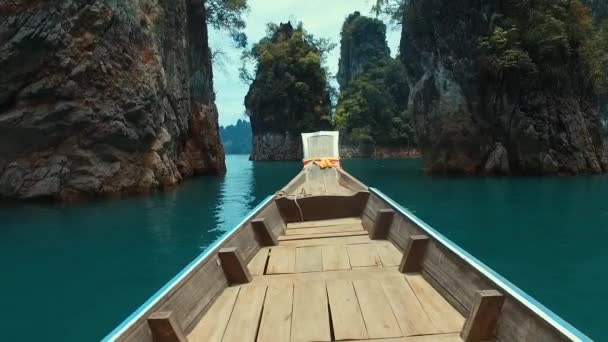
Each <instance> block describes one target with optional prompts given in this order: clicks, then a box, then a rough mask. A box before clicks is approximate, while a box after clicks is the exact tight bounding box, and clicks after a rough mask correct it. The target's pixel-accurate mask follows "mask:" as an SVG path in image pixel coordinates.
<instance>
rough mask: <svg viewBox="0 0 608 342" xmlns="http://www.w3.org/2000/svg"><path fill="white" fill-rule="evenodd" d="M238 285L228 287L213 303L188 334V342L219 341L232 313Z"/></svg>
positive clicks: (238, 288)
mask: <svg viewBox="0 0 608 342" xmlns="http://www.w3.org/2000/svg"><path fill="white" fill-rule="evenodd" d="M239 290H240V287H238V286H234V287H229V288H227V289H225V290H224V292H222V294H221V295H220V296H219V297H218V299H217V300H216V301H215V303H213V305H212V306H211V309H209V311H207V314H206V315H205V316H203V318H202V319H201V321H200V322H199V323H198V324H197V325H196V327H194V330H192V332H190V335H188V341H190V342H220V341H221V340H222V337H223V336H224V331H225V330H226V326H227V325H228V320H229V319H230V315H231V314H232V308H233V307H234V303H235V301H236V298H237V295H238V293H239Z"/></svg>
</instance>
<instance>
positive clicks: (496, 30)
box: [401, 0, 608, 174]
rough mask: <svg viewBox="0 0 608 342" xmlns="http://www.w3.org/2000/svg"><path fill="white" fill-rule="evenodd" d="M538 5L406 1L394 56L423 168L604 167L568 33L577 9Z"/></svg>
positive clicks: (531, 170)
mask: <svg viewBox="0 0 608 342" xmlns="http://www.w3.org/2000/svg"><path fill="white" fill-rule="evenodd" d="M545 3H547V4H548V3H550V2H543V1H541V2H538V3H536V4H535V5H534V6H536V7H530V6H531V5H530V4H529V3H528V2H526V1H510V2H508V3H504V2H502V1H486V2H484V5H483V6H471V5H470V2H468V1H461V0H432V1H426V0H411V1H409V2H408V5H407V6H406V7H405V14H404V16H405V17H404V22H405V23H406V24H405V25H403V32H402V40H401V58H402V60H403V63H404V64H405V66H406V68H407V78H408V83H409V84H410V96H409V101H408V111H409V113H410V115H411V116H412V118H413V120H414V123H415V126H416V131H417V133H418V143H419V148H420V150H421V152H422V155H423V158H424V160H425V164H426V167H427V169H428V170H429V171H430V172H438V173H449V172H455V173H468V174H480V173H482V174H494V173H498V174H581V173H600V172H606V171H607V170H608V153H607V149H606V140H605V137H604V136H603V134H602V133H603V129H602V123H601V120H600V115H599V105H598V99H597V96H596V95H595V92H594V88H593V86H592V84H590V82H589V80H588V78H587V77H586V75H585V74H584V71H585V64H584V63H583V61H582V57H581V55H580V54H579V53H578V50H577V49H578V47H579V44H580V43H581V42H580V39H581V38H580V37H577V36H574V35H575V34H576V33H577V31H575V29H578V28H579V27H582V26H583V25H584V24H585V22H584V20H585V18H584V14H581V13H582V11H578V12H577V11H576V10H577V9H576V8H569V7H567V6H568V5H567V4H566V2H564V3H560V5H559V6H557V5H556V6H549V5H547V6H545ZM543 6H544V7H543ZM551 11H555V13H554V12H551ZM558 12H559V13H558ZM575 14H576V15H579V16H580V18H579V17H577V16H576V15H575ZM560 15H561V18H562V19H563V18H566V19H563V22H562V21H559V20H556V19H555V18H556V17H560ZM579 21H580V22H581V24H579ZM568 25H571V26H568ZM569 29H570V30H569ZM546 37H552V38H551V39H543V38H546ZM577 39H579V40H577Z"/></svg>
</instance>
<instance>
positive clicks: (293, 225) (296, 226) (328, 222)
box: [287, 217, 361, 230]
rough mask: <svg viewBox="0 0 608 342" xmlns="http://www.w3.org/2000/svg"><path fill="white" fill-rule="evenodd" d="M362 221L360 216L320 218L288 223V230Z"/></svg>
mask: <svg viewBox="0 0 608 342" xmlns="http://www.w3.org/2000/svg"><path fill="white" fill-rule="evenodd" d="M358 223H361V219H360V218H358V217H345V218H339V219H332V220H319V221H304V222H292V223H288V224H287V230H290V229H300V228H318V227H330V226H342V225H350V224H358Z"/></svg>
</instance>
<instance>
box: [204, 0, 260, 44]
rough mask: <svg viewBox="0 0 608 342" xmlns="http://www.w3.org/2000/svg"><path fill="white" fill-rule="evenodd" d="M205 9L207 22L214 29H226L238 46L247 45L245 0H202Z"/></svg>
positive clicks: (247, 8)
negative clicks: (244, 17)
mask: <svg viewBox="0 0 608 342" xmlns="http://www.w3.org/2000/svg"><path fill="white" fill-rule="evenodd" d="M204 1H205V8H206V9H207V23H208V24H209V25H210V26H211V27H212V28H214V29H216V30H224V31H227V32H228V34H229V35H230V37H231V38H232V39H233V40H234V42H235V43H236V45H237V46H238V47H240V48H245V47H246V46H247V36H246V35H245V33H244V32H243V30H244V29H245V26H246V24H245V19H243V16H244V15H245V14H247V12H248V11H249V5H248V4H247V0H204Z"/></svg>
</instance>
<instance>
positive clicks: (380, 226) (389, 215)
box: [369, 209, 395, 240]
mask: <svg viewBox="0 0 608 342" xmlns="http://www.w3.org/2000/svg"><path fill="white" fill-rule="evenodd" d="M394 217H395V211H394V210H393V209H380V210H378V212H377V213H376V219H375V220H374V226H373V228H372V229H371V230H370V231H369V238H370V239H372V240H384V239H386V238H387V236H388V231H389V229H390V227H391V224H392V223H393V218H394Z"/></svg>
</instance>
